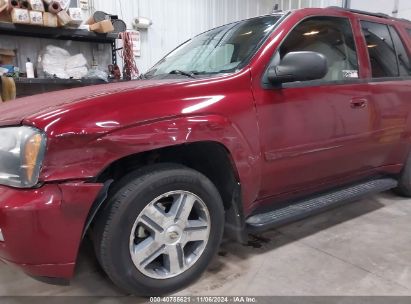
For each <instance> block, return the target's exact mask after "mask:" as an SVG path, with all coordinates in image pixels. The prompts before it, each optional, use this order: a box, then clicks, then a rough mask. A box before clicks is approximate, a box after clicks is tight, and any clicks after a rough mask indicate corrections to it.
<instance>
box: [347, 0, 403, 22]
mask: <svg viewBox="0 0 411 304" xmlns="http://www.w3.org/2000/svg"><path fill="white" fill-rule="evenodd" d="M397 2H398V15H397V17H400V18H406V19H410V20H411V1H410V0H398V1H397ZM395 6H396V5H395V0H372V1H371V0H351V7H352V8H354V9H360V10H366V11H371V12H381V13H385V14H388V15H393V11H394V8H395Z"/></svg>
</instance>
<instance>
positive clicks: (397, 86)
mask: <svg viewBox="0 0 411 304" xmlns="http://www.w3.org/2000/svg"><path fill="white" fill-rule="evenodd" d="M360 23H361V28H362V35H363V38H364V41H365V43H366V46H367V54H368V59H369V62H370V68H371V71H370V76H369V77H370V79H369V81H368V84H369V88H370V93H371V94H370V102H371V103H372V104H373V105H374V109H375V111H376V112H375V115H374V120H373V123H374V125H375V129H376V132H375V133H374V134H373V137H374V141H375V142H376V144H375V150H376V152H377V153H375V155H374V157H375V160H374V162H375V163H376V164H378V166H380V167H384V170H383V171H385V170H387V171H389V170H390V167H391V166H392V167H394V168H393V169H394V170H395V166H396V165H398V164H401V163H403V162H404V160H405V159H406V155H407V154H408V151H409V143H410V140H409V139H410V138H409V137H410V134H408V133H407V130H408V132H409V130H410V128H409V127H407V124H408V121H409V116H410V111H411V60H410V54H409V51H408V50H407V49H406V47H405V44H404V40H403V38H402V37H401V36H400V33H399V31H398V29H397V28H396V27H395V24H385V23H383V22H376V21H374V20H372V21H371V20H361V21H360Z"/></svg>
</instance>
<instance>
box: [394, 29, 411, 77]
mask: <svg viewBox="0 0 411 304" xmlns="http://www.w3.org/2000/svg"><path fill="white" fill-rule="evenodd" d="M390 33H391V37H392V40H393V42H394V46H395V50H396V51H397V58H398V65H399V68H400V76H410V75H411V61H410V57H409V55H408V54H409V53H408V52H407V49H406V48H405V46H404V43H403V42H402V40H401V38H400V35H398V32H397V31H396V29H395V28H393V27H392V26H390Z"/></svg>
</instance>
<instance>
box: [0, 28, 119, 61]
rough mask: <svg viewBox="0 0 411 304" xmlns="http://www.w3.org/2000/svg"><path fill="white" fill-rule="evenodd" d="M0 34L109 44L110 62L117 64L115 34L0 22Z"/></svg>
mask: <svg viewBox="0 0 411 304" xmlns="http://www.w3.org/2000/svg"><path fill="white" fill-rule="evenodd" d="M0 35H8V36H21V37H35V38H45V39H57V40H72V41H82V42H95V43H105V44H110V46H111V52H112V62H113V64H117V54H116V51H117V50H116V39H117V35H116V34H98V33H94V32H89V31H86V30H78V29H69V28H54V27H40V26H32V25H22V24H14V23H7V22H0Z"/></svg>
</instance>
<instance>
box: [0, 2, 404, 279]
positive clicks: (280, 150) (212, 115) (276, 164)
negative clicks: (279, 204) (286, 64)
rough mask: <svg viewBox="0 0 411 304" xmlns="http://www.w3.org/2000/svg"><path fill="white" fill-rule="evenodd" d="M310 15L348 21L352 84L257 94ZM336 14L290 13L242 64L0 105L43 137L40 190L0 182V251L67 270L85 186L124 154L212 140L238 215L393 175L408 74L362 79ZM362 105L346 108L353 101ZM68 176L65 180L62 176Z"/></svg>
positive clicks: (88, 191)
mask: <svg viewBox="0 0 411 304" xmlns="http://www.w3.org/2000/svg"><path fill="white" fill-rule="evenodd" d="M309 16H340V17H347V18H349V19H350V22H351V25H352V27H353V30H354V37H355V42H356V44H357V53H358V61H359V66H360V71H359V75H360V79H359V80H358V81H357V82H355V83H345V84H335V85H334V84H333V85H317V86H311V87H308V86H294V87H288V88H283V89H266V88H264V87H263V86H262V78H263V75H264V73H265V71H266V69H267V67H268V65H269V63H270V60H271V57H272V56H273V54H274V53H275V51H276V50H277V48H278V47H279V46H280V44H281V43H282V41H283V40H284V39H285V37H286V36H287V34H288V33H289V32H290V31H291V30H292V28H294V27H295V26H296V25H297V24H298V23H299V22H301V21H302V20H303V19H305V18H307V17H309ZM358 18H361V19H366V20H371V21H375V22H384V23H387V24H393V25H394V26H395V27H396V28H397V29H398V31H399V33H400V34H401V36H402V39H403V40H404V42H405V43H406V45H407V46H408V48H409V49H411V39H410V37H409V36H408V34H407V33H406V31H405V30H404V24H406V23H402V22H399V21H395V22H394V21H391V20H385V19H381V18H374V17H368V16H362V15H357V14H352V13H348V12H345V11H341V10H336V9H304V10H299V11H295V12H292V13H291V14H290V15H289V16H288V17H287V18H286V19H285V20H284V21H283V22H282V23H281V24H280V25H279V26H278V28H276V29H275V31H274V32H273V33H272V35H271V37H270V38H269V39H268V40H267V41H266V43H265V44H264V45H263V46H262V47H261V49H260V50H259V51H258V52H257V53H256V55H255V56H254V57H253V59H252V60H251V62H250V63H249V65H248V66H247V67H245V68H244V69H242V70H241V71H239V72H237V73H235V74H230V75H222V76H218V77H213V78H207V79H183V80H181V79H178V80H161V81H160V80H157V81H152V80H144V81H134V82H128V83H118V84H110V85H102V86H95V87H86V88H79V89H73V90H66V91H63V92H55V93H50V94H43V95H37V96H33V97H29V98H24V99H20V100H17V101H15V102H11V103H8V104H5V105H2V106H1V107H0V125H2V126H7V125H19V124H25V125H31V126H35V127H37V128H39V129H41V130H44V132H45V133H46V134H47V138H48V141H47V150H46V156H45V160H44V163H43V167H42V170H41V176H40V180H41V182H42V183H43V186H42V187H40V188H39V189H30V190H16V189H11V188H7V187H0V198H1V201H0V228H1V229H2V231H3V233H4V236H5V239H6V241H5V242H4V243H0V257H1V258H2V259H3V260H6V261H8V262H10V263H14V264H17V265H20V267H21V268H23V269H24V270H25V271H27V272H28V273H30V274H32V275H39V276H50V277H64V278H67V277H70V276H71V275H72V274H73V269H74V265H75V260H76V255H77V251H78V247H79V244H80V240H81V235H82V232H83V228H84V224H85V221H86V218H87V215H88V213H89V211H90V207H91V205H92V204H93V202H94V200H95V198H96V196H97V195H98V192H99V191H100V189H101V188H102V185H99V184H89V183H86V182H87V181H90V179H91V178H94V177H96V176H98V175H99V173H101V172H103V171H104V169H106V168H107V167H108V166H109V165H110V164H112V163H113V162H115V161H116V160H119V159H121V158H123V157H126V156H129V155H133V154H137V153H141V152H145V151H150V150H153V149H158V148H163V147H170V146H175V145H180V144H184V143H192V142H202V141H212V142H217V143H220V144H222V145H224V146H225V147H226V148H227V150H228V151H229V152H230V156H231V159H232V161H233V164H234V166H235V169H236V171H237V172H236V174H237V176H238V177H239V180H240V182H241V186H242V199H243V204H244V205H243V209H244V213H245V215H246V216H247V215H249V214H251V212H253V211H254V210H255V208H257V207H260V206H264V205H266V204H269V203H272V202H273V201H275V200H280V199H287V198H288V199H289V198H292V197H294V196H296V195H297V194H298V195H304V194H309V193H313V192H316V191H320V190H323V189H326V188H329V187H332V186H336V185H340V184H342V183H346V182H350V181H354V180H358V179H360V178H364V177H368V176H372V175H376V174H396V173H399V172H400V170H401V168H402V166H403V164H404V161H405V159H406V156H407V155H408V153H409V150H410V131H411V125H410V113H411V103H410V102H409V99H410V97H411V80H402V81H384V82H371V81H370V78H371V68H370V63H369V60H368V55H367V48H366V45H365V42H364V38H363V36H362V34H361V28H360V24H359V19H358ZM356 98H360V99H366V100H367V102H368V107H367V108H365V109H360V110H353V109H352V108H351V107H350V102H351V101H352V100H353V99H356ZM73 180H75V181H79V182H78V183H68V182H67V181H73Z"/></svg>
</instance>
